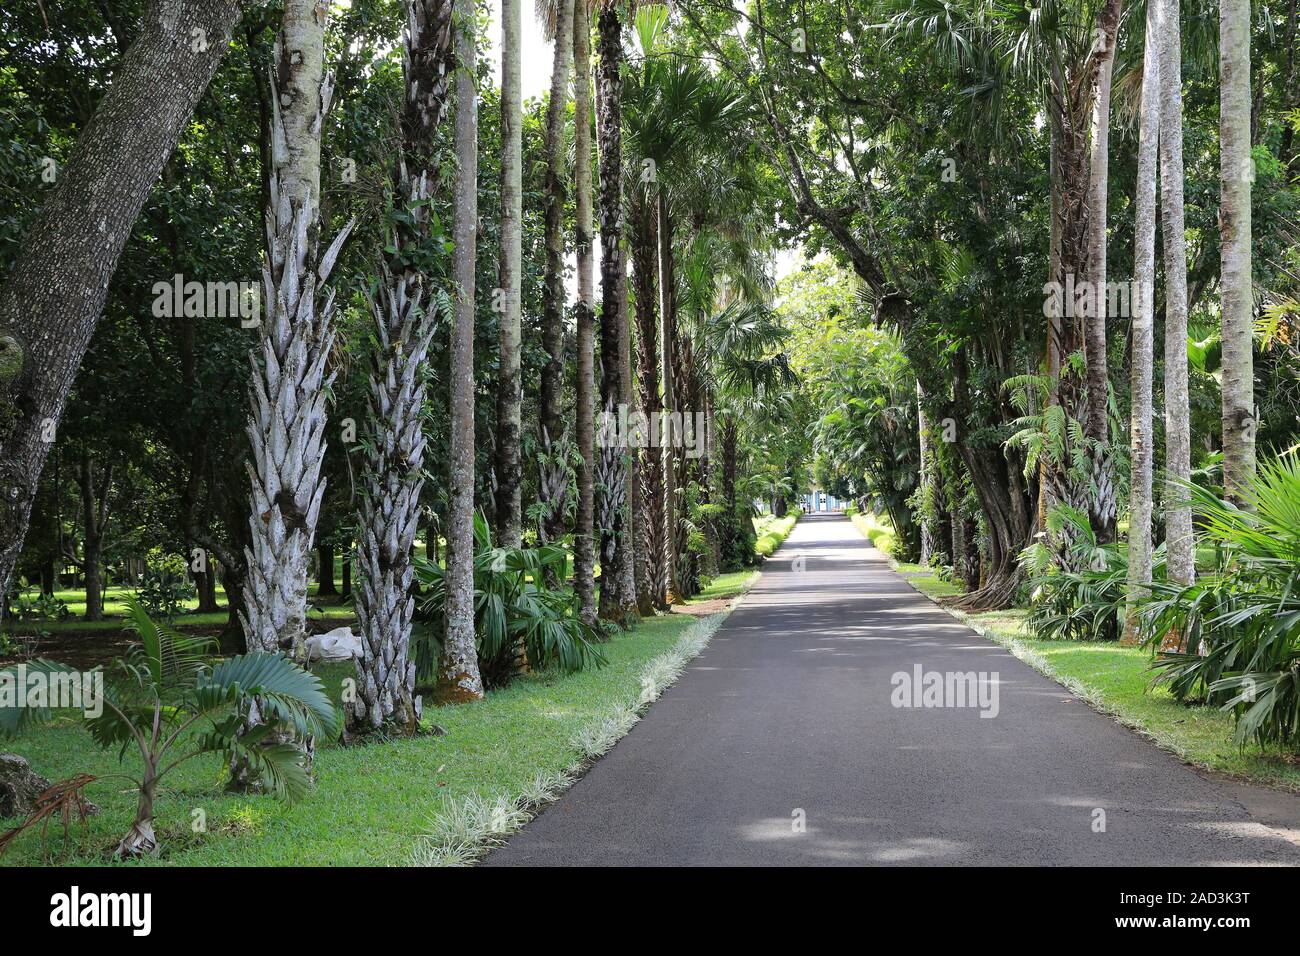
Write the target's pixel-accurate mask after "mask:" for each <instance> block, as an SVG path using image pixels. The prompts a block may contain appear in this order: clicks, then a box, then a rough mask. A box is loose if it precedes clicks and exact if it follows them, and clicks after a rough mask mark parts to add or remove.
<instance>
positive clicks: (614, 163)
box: [596, 4, 627, 624]
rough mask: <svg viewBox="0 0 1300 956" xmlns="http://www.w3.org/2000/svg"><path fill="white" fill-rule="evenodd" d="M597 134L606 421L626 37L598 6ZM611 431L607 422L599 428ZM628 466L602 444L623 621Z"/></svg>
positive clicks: (609, 541) (608, 591)
mask: <svg viewBox="0 0 1300 956" xmlns="http://www.w3.org/2000/svg"><path fill="white" fill-rule="evenodd" d="M596 30H597V53H598V54H599V57H600V59H599V62H598V65H597V68H596V96H597V100H598V109H597V117H596V118H597V140H598V147H599V150H600V162H599V175H600V243H601V249H600V286H601V288H600V300H601V314H600V368H601V376H600V404H601V413H602V418H603V421H604V422H605V423H612V422H615V421H617V419H618V404H619V402H620V401H621V399H622V395H623V383H622V378H623V362H622V356H621V353H620V350H619V349H620V330H619V323H620V321H622V320H623V319H624V309H623V304H624V302H625V297H626V282H627V276H626V275H625V274H624V272H623V269H622V265H623V259H622V256H621V255H620V253H619V241H620V237H621V236H622V232H623V155H622V154H623V131H622V122H623V120H622V117H623V103H622V98H623V77H622V64H623V37H622V31H623V26H622V21H621V19H620V15H619V9H618V7H617V6H615V5H613V4H605V5H603V6H602V7H601V9H600V13H599V15H598V17H597V21H596ZM602 432H604V433H605V434H606V436H607V437H608V432H609V429H608V428H602ZM626 474H627V467H626V460H625V455H624V450H623V449H622V448H621V447H619V446H618V443H617V442H616V441H604V442H602V447H601V454H600V465H599V472H598V474H597V484H598V485H599V486H600V507H599V515H600V569H601V570H600V616H601V617H602V618H605V619H606V620H610V621H613V622H615V623H618V624H622V623H624V622H625V618H626V608H627V600H626V597H625V595H624V594H623V593H622V586H623V573H622V567H623V560H624V556H623V554H622V553H621V552H622V550H623V549H624V548H625V547H626V542H625V538H626V537H627V528H626V523H627V480H626Z"/></svg>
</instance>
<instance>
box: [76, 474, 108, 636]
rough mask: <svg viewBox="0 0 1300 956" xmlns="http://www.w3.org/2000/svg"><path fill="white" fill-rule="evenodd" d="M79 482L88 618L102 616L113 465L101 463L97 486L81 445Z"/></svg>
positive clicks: (83, 569) (92, 618) (100, 619)
mask: <svg viewBox="0 0 1300 956" xmlns="http://www.w3.org/2000/svg"><path fill="white" fill-rule="evenodd" d="M78 483H79V484H80V486H81V512H82V522H83V524H84V527H85V534H84V542H83V544H82V551H81V556H82V572H83V573H84V574H85V580H86V614H85V620H87V621H102V620H103V619H104V585H103V577H102V574H101V571H102V567H101V563H102V557H103V552H104V529H105V526H106V525H107V524H108V501H109V495H110V494H111V493H112V488H113V466H112V465H107V466H105V467H104V470H103V473H102V474H101V475H100V481H99V485H98V487H96V484H95V468H94V463H93V462H92V461H91V459H90V452H89V451H88V450H85V449H83V450H82V453H81V462H80V468H79V475H78Z"/></svg>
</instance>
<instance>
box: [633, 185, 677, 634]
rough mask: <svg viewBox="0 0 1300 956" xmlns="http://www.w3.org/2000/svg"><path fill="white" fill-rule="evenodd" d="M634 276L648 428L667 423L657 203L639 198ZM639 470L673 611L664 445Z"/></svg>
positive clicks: (645, 528)
mask: <svg viewBox="0 0 1300 956" xmlns="http://www.w3.org/2000/svg"><path fill="white" fill-rule="evenodd" d="M631 212H632V235H631V247H632V275H633V277H634V282H635V286H636V324H637V370H638V376H637V388H638V391H639V393H640V395H639V397H640V406H641V414H642V415H644V416H645V421H646V425H647V427H648V426H649V425H650V423H651V422H654V423H655V424H656V425H658V424H659V423H660V422H661V421H662V418H661V415H662V411H661V405H662V400H661V399H660V396H659V321H658V314H657V309H658V302H657V298H656V297H657V296H658V292H657V290H656V283H655V277H656V274H657V269H658V266H657V257H658V253H659V243H658V233H657V232H656V230H655V212H654V207H653V206H652V205H651V200H650V199H649V198H648V197H645V196H638V197H636V198H634V199H633V202H632V210H631ZM644 444H645V447H644V448H642V449H641V467H640V469H639V472H640V473H639V475H638V477H639V479H640V491H641V500H640V503H641V506H642V519H641V540H640V542H638V543H639V544H640V545H641V553H642V554H643V555H644V561H645V576H646V579H647V586H648V588H649V595H648V596H649V598H650V601H649V603H650V605H651V607H652V608H659V609H665V608H667V607H668V601H667V593H668V568H667V563H666V562H665V559H664V521H663V514H664V486H663V479H664V465H663V450H662V448H660V444H659V443H658V442H655V443H650V442H646V443H644Z"/></svg>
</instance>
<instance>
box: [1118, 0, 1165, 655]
mask: <svg viewBox="0 0 1300 956" xmlns="http://www.w3.org/2000/svg"><path fill="white" fill-rule="evenodd" d="M1162 13H1163V11H1162V9H1161V3H1160V0H1156V2H1154V3H1150V4H1148V5H1147V23H1146V44H1145V46H1144V47H1143V51H1144V56H1143V66H1142V102H1141V109H1140V120H1139V123H1140V131H1139V133H1138V167H1137V197H1136V200H1135V202H1134V215H1135V218H1136V226H1135V236H1134V240H1133V241H1134V265H1133V278H1134V282H1135V285H1136V288H1137V301H1136V302H1135V303H1134V309H1133V369H1132V390H1133V395H1132V406H1133V411H1132V416H1133V417H1132V423H1131V426H1130V427H1131V430H1130V439H1129V442H1130V452H1131V455H1132V466H1131V467H1132V477H1131V479H1130V480H1131V485H1132V487H1131V491H1130V498H1129V525H1128V597H1127V603H1126V606H1125V609H1124V634H1123V640H1124V642H1125V643H1126V644H1132V643H1136V641H1137V640H1138V621H1137V601H1138V600H1139V599H1140V598H1141V597H1142V596H1143V595H1144V594H1145V593H1146V591H1147V589H1148V587H1149V585H1150V583H1151V470H1152V457H1153V454H1154V449H1153V448H1152V442H1151V419H1152V411H1151V369H1152V365H1153V364H1154V362H1155V358H1154V355H1153V354H1152V353H1153V347H1154V344H1153V342H1152V334H1153V333H1152V325H1153V320H1154V316H1153V315H1152V308H1153V301H1152V298H1153V297H1152V294H1151V289H1152V286H1153V283H1154V280H1155V257H1156V252H1155V244H1156V219H1155V214H1156V160H1157V155H1156V154H1157V151H1158V149H1157V147H1158V138H1159V132H1160V89H1159V87H1160V28H1161V23H1160V20H1161V19H1162Z"/></svg>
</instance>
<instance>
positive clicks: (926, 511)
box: [916, 381, 936, 565]
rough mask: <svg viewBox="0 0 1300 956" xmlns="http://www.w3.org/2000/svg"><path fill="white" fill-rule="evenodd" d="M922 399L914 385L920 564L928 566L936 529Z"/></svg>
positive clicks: (918, 389)
mask: <svg viewBox="0 0 1300 956" xmlns="http://www.w3.org/2000/svg"><path fill="white" fill-rule="evenodd" d="M922 398H924V392H923V391H922V390H921V383H920V382H919V381H918V382H917V383H916V424H917V428H916V433H917V439H918V442H919V445H920V448H919V451H920V462H921V474H920V485H921V494H922V497H923V498H924V499H925V500H924V501H923V502H922V504H921V563H922V564H925V565H928V564H929V563H930V559H931V558H932V557H934V552H935V537H936V534H935V532H936V529H935V526H934V519H933V518H931V517H930V506H931V505H932V504H933V503H934V501H933V499H934V488H933V476H932V474H931V473H932V471H933V462H932V461H931V460H930V449H929V448H928V447H927V445H928V441H927V439H928V437H929V436H928V435H927V434H926V432H927V431H929V428H930V424H929V422H927V421H926V420H925V409H924V408H922V407H921V399H922Z"/></svg>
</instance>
